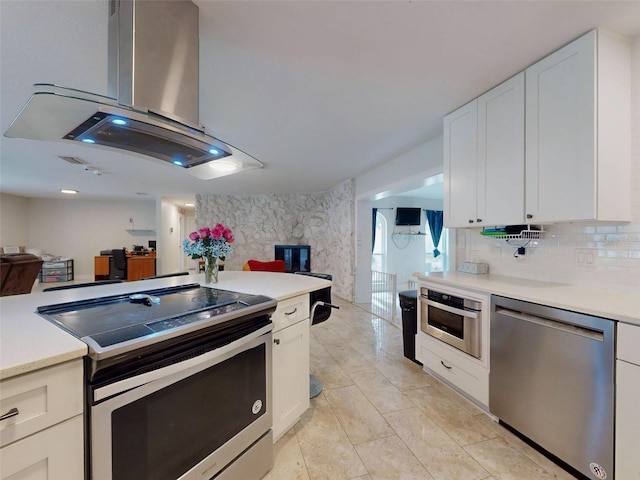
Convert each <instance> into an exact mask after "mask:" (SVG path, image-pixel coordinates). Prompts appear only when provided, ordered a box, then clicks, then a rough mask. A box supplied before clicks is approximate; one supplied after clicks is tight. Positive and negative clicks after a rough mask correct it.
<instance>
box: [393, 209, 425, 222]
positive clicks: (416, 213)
mask: <svg viewBox="0 0 640 480" xmlns="http://www.w3.org/2000/svg"><path fill="white" fill-rule="evenodd" d="M421 215H422V209H421V208H413V207H411V208H407V207H398V208H396V225H406V226H414V225H418V226H419V225H420V224H421V220H422V218H421Z"/></svg>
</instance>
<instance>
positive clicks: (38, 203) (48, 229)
mask: <svg viewBox="0 0 640 480" xmlns="http://www.w3.org/2000/svg"><path fill="white" fill-rule="evenodd" d="M3 200H4V196H3ZM25 200H26V203H27V208H26V210H25V209H24V202H23V201H19V202H14V203H15V206H16V209H15V210H14V209H8V212H7V213H6V214H7V218H5V211H4V209H3V211H2V217H3V218H2V221H3V231H4V230H5V228H8V229H14V228H15V229H16V230H19V229H25V228H26V231H27V235H26V238H25V241H24V243H25V246H26V247H27V248H37V249H41V250H42V252H43V253H50V254H52V255H56V256H61V257H68V258H73V259H74V269H75V272H74V273H75V279H76V280H86V281H90V280H93V278H94V272H93V267H94V256H96V255H99V254H100V250H105V249H111V248H121V247H126V248H128V249H131V248H132V245H133V244H138V245H144V246H147V242H148V240H154V239H155V238H156V237H155V234H149V233H148V232H141V233H136V232H134V233H129V232H127V229H129V228H130V226H129V225H130V224H129V219H130V218H133V220H134V225H146V226H147V227H150V228H155V227H154V226H155V202H154V201H129V202H127V201H104V200H81V199H77V198H73V199H60V200H57V199H50V198H48V199H41V198H30V199H25ZM3 204H4V201H3Z"/></svg>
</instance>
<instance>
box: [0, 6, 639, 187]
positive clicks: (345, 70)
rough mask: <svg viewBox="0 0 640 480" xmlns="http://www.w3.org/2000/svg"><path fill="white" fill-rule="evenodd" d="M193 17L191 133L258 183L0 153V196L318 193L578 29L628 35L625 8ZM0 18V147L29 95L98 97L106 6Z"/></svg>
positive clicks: (8, 143)
mask: <svg viewBox="0 0 640 480" xmlns="http://www.w3.org/2000/svg"><path fill="white" fill-rule="evenodd" d="M195 3H197V4H198V6H199V7H200V123H201V124H203V125H205V126H206V127H207V128H208V129H209V130H210V131H211V132H212V133H213V134H214V135H215V136H217V137H219V138H220V139H222V140H224V141H226V142H228V143H231V144H232V145H235V146H237V147H238V148H241V149H242V150H244V151H246V152H247V153H249V154H251V155H252V156H254V157H256V158H258V159H259V160H261V161H262V162H264V163H265V168H264V169H263V170H253V171H248V172H243V173H240V174H237V175H232V176H228V177H224V178H219V179H214V180H208V181H204V180H200V179H197V178H194V177H192V176H191V175H189V174H188V173H186V172H184V171H182V170H181V169H179V168H178V167H173V166H171V165H168V164H163V165H160V164H158V163H156V162H155V161H151V160H148V159H145V158H143V157H139V156H134V155H128V154H124V153H122V152H121V151H116V150H108V149H100V148H96V147H86V146H83V145H75V144H73V145H72V144H69V143H63V142H36V141H29V140H20V139H9V138H5V137H2V138H1V139H0V142H1V143H0V154H1V163H0V189H1V191H2V192H6V193H12V194H15V195H23V196H28V197H52V198H56V197H59V196H60V193H59V190H60V188H75V189H77V190H79V191H80V195H79V196H80V197H82V198H105V197H109V198H155V197H159V196H166V197H172V198H175V199H181V198H183V197H184V198H188V197H193V195H194V194H196V193H219V194H256V193H287V192H313V191H324V190H327V189H329V188H331V187H332V186H334V185H336V184H338V183H340V182H342V181H344V180H346V179H348V178H353V177H356V176H358V175H360V174H362V173H364V172H367V171H368V170H370V169H372V168H373V167H375V166H377V165H379V164H382V163H384V162H385V161H388V160H389V159H391V158H393V157H395V156H397V155H399V154H402V153H404V152H406V151H408V150H411V149H413V148H415V147H416V146H418V145H419V144H421V143H424V142H425V141H428V140H430V139H433V138H435V137H437V136H438V135H440V134H441V133H442V117H443V116H444V115H445V114H446V113H448V112H450V111H452V110H453V109H455V108H456V107H458V106H460V105H461V104H463V103H465V102H466V101H468V100H470V99H471V98H474V97H475V96H477V95H479V94H480V93H482V92H484V91H486V90H487V89H489V88H491V87H492V86H494V85H496V84H498V83H499V82H501V81H502V80H505V79H506V78H508V77H510V76H511V75H513V74H515V73H517V72H518V71H520V70H523V69H524V68H525V67H526V66H528V65H530V64H531V63H533V62H535V61H536V60H538V59H540V58H541V57H543V56H544V55H546V54H548V53H550V52H552V51H553V50H555V49H557V48H558V47H560V46H562V45H563V44H565V43H567V42H569V41H571V40H573V39H574V38H576V37H578V36H580V35H581V34H583V33H585V32H587V31H588V30H590V29H592V28H595V27H598V26H601V27H607V28H609V29H611V30H614V31H617V32H619V33H622V34H626V35H629V36H636V35H638V34H640V1H638V0H636V1H622V2H617V1H562V2H557V1H504V2H501V1H475V0H474V1H375V2H374V1H347V2H343V1H298V2H293V1H269V0H265V1H208V0H199V1H196V2H195ZM0 18H1V45H0V48H1V65H0V82H1V83H0V111H1V114H0V121H1V124H0V129H1V130H2V132H4V131H5V130H6V129H7V128H8V126H9V124H10V123H11V121H12V120H13V118H14V117H15V116H16V114H17V113H18V111H19V110H20V108H21V107H22V105H23V104H24V103H25V102H26V101H27V99H28V97H29V96H30V94H31V92H32V87H31V84H33V83H36V82H50V83H55V84H59V85H63V86H69V87H74V88H79V89H83V90H88V91H92V92H95V93H102V94H106V90H107V89H106V85H107V1H106V0H105V1H102V0H101V1H87V0H71V1H55V0H50V1H31V0H21V1H0ZM61 155H66V156H76V157H80V158H81V159H83V160H85V161H86V162H88V163H89V164H90V165H91V166H93V167H94V168H97V169H98V170H100V171H101V172H103V174H102V175H96V174H94V173H92V172H91V171H90V170H89V171H87V170H85V169H84V168H83V167H78V166H72V165H70V164H68V163H65V162H63V161H62V160H60V159H59V158H58V157H59V156H61ZM140 194H144V195H140Z"/></svg>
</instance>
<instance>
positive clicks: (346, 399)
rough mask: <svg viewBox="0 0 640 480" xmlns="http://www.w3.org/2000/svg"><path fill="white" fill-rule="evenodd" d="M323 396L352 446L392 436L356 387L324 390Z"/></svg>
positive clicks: (380, 417)
mask: <svg viewBox="0 0 640 480" xmlns="http://www.w3.org/2000/svg"><path fill="white" fill-rule="evenodd" d="M324 394H325V398H326V399H327V401H328V402H329V405H331V408H332V409H333V412H334V413H335V415H336V417H338V420H339V421H340V424H341V425H342V427H343V428H344V431H345V432H346V433H347V436H348V437H349V440H350V441H351V443H353V444H354V445H358V444H359V443H363V442H368V441H370V440H374V439H376V438H383V437H387V436H389V435H393V434H394V431H393V429H392V428H391V427H390V426H389V424H388V423H387V421H386V420H385V419H384V418H382V415H380V413H378V411H377V410H376V409H375V407H374V406H373V405H372V404H371V402H369V400H367V397H365V396H364V395H363V393H362V392H361V391H360V389H359V388H358V387H357V386H355V385H352V386H349V387H342V388H335V389H332V390H326V391H325V392H324Z"/></svg>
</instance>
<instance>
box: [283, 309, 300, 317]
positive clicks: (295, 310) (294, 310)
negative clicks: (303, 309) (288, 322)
mask: <svg viewBox="0 0 640 480" xmlns="http://www.w3.org/2000/svg"><path fill="white" fill-rule="evenodd" d="M297 311H298V307H296V308H294V309H293V312H284V314H285V315H286V316H287V317H288V316H289V315H293V314H294V313H296V312H297Z"/></svg>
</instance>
